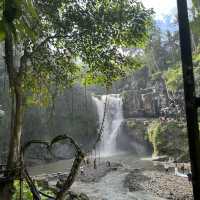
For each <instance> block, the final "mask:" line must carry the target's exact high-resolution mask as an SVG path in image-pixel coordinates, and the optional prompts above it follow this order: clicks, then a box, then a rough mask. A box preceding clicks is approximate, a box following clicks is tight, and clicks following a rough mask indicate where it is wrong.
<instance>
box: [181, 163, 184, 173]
mask: <svg viewBox="0 0 200 200" xmlns="http://www.w3.org/2000/svg"><path fill="white" fill-rule="evenodd" d="M181 171H182V173H183V174H185V165H184V164H183V165H181Z"/></svg>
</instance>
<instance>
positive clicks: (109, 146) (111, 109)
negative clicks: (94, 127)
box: [93, 94, 123, 156]
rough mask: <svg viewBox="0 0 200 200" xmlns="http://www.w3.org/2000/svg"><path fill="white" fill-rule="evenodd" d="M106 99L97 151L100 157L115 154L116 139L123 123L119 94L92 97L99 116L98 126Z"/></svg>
mask: <svg viewBox="0 0 200 200" xmlns="http://www.w3.org/2000/svg"><path fill="white" fill-rule="evenodd" d="M106 99H107V106H106V111H105V112H106V115H105V120H104V124H103V126H104V128H103V133H102V138H101V142H100V145H99V150H100V153H101V155H103V156H111V155H113V154H116V153H117V148H116V137H117V135H118V133H119V130H120V125H121V123H122V121H123V110H122V98H121V96H120V95H119V94H109V95H102V96H99V97H96V96H93V100H94V102H95V104H96V106H97V111H98V115H99V125H101V123H102V120H103V116H104V109H105V103H106Z"/></svg>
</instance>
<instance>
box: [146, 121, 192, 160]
mask: <svg viewBox="0 0 200 200" xmlns="http://www.w3.org/2000/svg"><path fill="white" fill-rule="evenodd" d="M148 138H149V141H150V142H151V143H152V145H153V155H154V156H161V155H167V156H171V157H174V158H176V159H179V160H184V161H187V160H188V159H189V154H188V141H187V132H186V125H185V124H184V123H182V122H177V121H174V120H173V121H166V122H161V121H160V120H155V121H153V122H152V123H151V124H150V125H149V127H148Z"/></svg>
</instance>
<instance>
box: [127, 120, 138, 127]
mask: <svg viewBox="0 0 200 200" xmlns="http://www.w3.org/2000/svg"><path fill="white" fill-rule="evenodd" d="M127 126H128V128H131V129H133V128H136V126H137V124H136V122H135V121H128V122H127Z"/></svg>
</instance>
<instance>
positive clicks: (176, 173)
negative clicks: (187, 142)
mask: <svg viewBox="0 0 200 200" xmlns="http://www.w3.org/2000/svg"><path fill="white" fill-rule="evenodd" d="M174 172H175V176H178V167H177V165H176V166H175V168H174Z"/></svg>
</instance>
